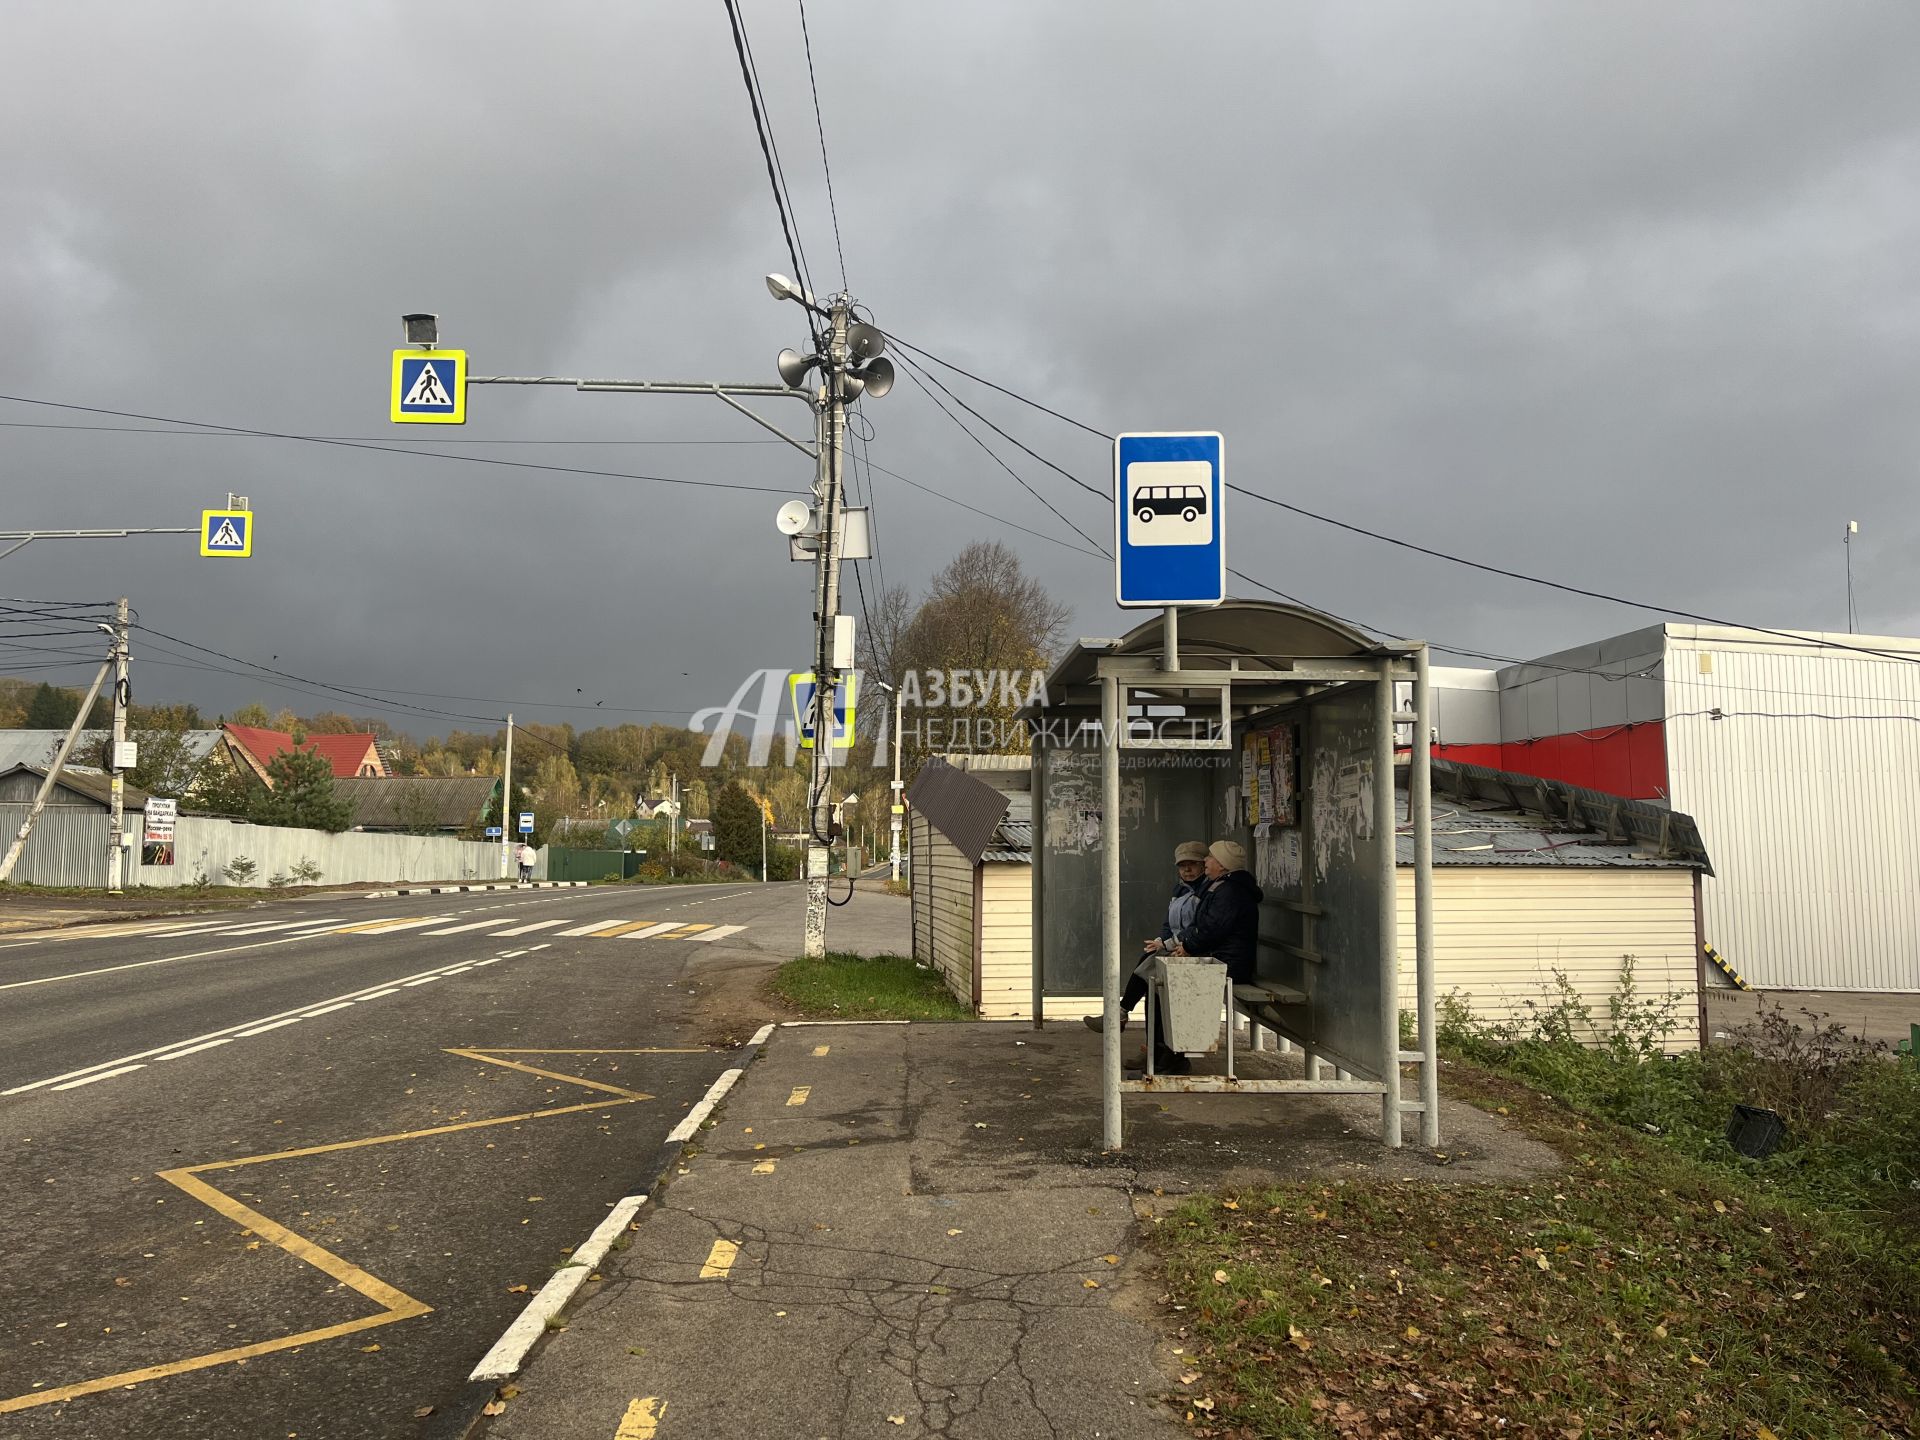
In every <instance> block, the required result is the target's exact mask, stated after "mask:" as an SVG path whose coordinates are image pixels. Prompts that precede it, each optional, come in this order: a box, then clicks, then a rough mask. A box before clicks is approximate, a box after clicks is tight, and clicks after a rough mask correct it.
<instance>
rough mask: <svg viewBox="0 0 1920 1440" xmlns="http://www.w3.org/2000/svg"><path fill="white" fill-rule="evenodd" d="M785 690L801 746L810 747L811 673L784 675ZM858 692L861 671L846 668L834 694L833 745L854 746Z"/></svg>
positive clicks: (841, 748) (838, 746) (811, 735)
mask: <svg viewBox="0 0 1920 1440" xmlns="http://www.w3.org/2000/svg"><path fill="white" fill-rule="evenodd" d="M787 693H788V694H789V695H790V696H792V699H793V724H794V728H795V729H796V730H798V731H799V732H800V748H801V749H802V750H811V749H813V722H814V718H815V716H814V711H813V674H812V672H811V671H808V672H806V673H795V674H792V675H789V676H787ZM859 693H860V672H859V671H857V670H853V671H849V672H847V673H846V674H845V675H842V676H841V677H840V686H839V691H838V693H837V694H835V696H834V697H833V748H834V749H836V750H850V749H852V748H853V724H854V706H855V704H856V703H857V700H858V696H859Z"/></svg>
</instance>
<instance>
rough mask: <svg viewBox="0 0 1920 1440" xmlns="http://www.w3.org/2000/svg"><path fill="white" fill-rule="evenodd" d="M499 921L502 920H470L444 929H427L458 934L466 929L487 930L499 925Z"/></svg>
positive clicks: (434, 931) (434, 933) (436, 932)
mask: <svg viewBox="0 0 1920 1440" xmlns="http://www.w3.org/2000/svg"><path fill="white" fill-rule="evenodd" d="M499 923H500V922H499V921H498V920H469V921H468V922H467V923H466V924H464V925H449V926H447V928H446V929H444V930H429V931H427V934H429V935H458V934H460V933H461V932H462V931H466V930H486V929H489V928H491V927H492V926H495V925H498V924H499Z"/></svg>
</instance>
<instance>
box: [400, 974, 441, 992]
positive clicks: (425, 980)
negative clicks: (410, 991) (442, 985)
mask: <svg viewBox="0 0 1920 1440" xmlns="http://www.w3.org/2000/svg"><path fill="white" fill-rule="evenodd" d="M445 978H446V977H445V976H443V975H422V976H421V977H420V978H419V979H418V980H406V981H402V982H401V987H400V988H401V989H403V990H404V989H407V988H408V987H410V986H414V985H431V984H433V982H434V981H436V980H443V979H445Z"/></svg>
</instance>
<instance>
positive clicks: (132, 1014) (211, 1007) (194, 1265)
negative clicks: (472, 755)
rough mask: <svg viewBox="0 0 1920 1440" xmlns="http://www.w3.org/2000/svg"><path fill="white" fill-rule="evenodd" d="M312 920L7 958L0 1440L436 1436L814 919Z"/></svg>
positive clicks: (732, 914) (440, 913) (113, 929)
mask: <svg viewBox="0 0 1920 1440" xmlns="http://www.w3.org/2000/svg"><path fill="white" fill-rule="evenodd" d="M301 905H302V908H301V909H300V910H293V909H290V908H289V907H288V905H287V904H284V903H283V904H278V905H274V906H271V907H263V908H262V909H261V910H260V911H258V912H255V914H254V916H253V917H251V918H250V917H248V916H244V915H233V914H226V915H221V916H217V917H203V918H202V919H200V920H182V921H180V922H177V924H176V923H163V922H143V923H138V924H126V925H112V926H92V927H85V928H83V929H76V930H69V931H61V932H55V933H52V934H48V935H44V936H38V937H35V936H22V935H13V936H8V937H6V939H5V940H4V941H0V1035H3V1036H4V1039H5V1044H4V1046H3V1047H0V1283H4V1285H5V1289H6V1293H7V1294H8V1296H9V1298H10V1304H9V1306H8V1310H7V1314H6V1317H5V1319H4V1320H0V1436H4V1437H9V1440H10V1437H14V1436H21V1437H37V1436H43V1435H46V1436H51V1435H61V1436H95V1435H98V1436H115V1437H122V1436H193V1437H196V1440H224V1437H242V1436H244V1437H248V1440H253V1437H261V1436H271V1437H276V1440H277V1437H302V1436H305V1437H326V1440H351V1437H361V1436H365V1437H380V1440H388V1437H396V1436H401V1437H404V1436H414V1435H424V1434H432V1433H434V1432H435V1430H436V1428H437V1427H438V1426H440V1425H442V1424H444V1423H445V1420H446V1417H447V1415H448V1413H449V1411H450V1409H452V1408H457V1406H458V1405H459V1403H460V1400H461V1397H462V1394H463V1393H469V1394H470V1392H468V1391H467V1390H466V1376H467V1373H468V1372H469V1370H470V1369H471V1368H472V1366H473V1365H474V1363H475V1362H476V1361H477V1360H478V1359H479V1358H480V1356H481V1355H482V1354H483V1353H484V1352H485V1351H486V1349H487V1347H488V1346H489V1345H490V1344H491V1343H492V1342H493V1341H494V1340H495V1339H496V1338H497V1337H498V1335H499V1333H500V1332H501V1331H502V1330H503V1329H504V1328H505V1327H506V1326H507V1324H508V1323H509V1322H510V1321H511V1320H512V1319H513V1317H514V1316H515V1315H516V1314H517V1313H518V1312H519V1310H520V1308H521V1307H522V1306H523V1305H524V1304H525V1303H526V1300H527V1297H528V1294H529V1293H531V1292H532V1291H536V1290H538V1289H539V1287H540V1285H541V1283H542V1282H543V1281H544V1280H545V1279H546V1277H547V1276H548V1274H550V1273H551V1272H552V1270H553V1269H554V1268H555V1267H556V1266H558V1265H560V1264H562V1263H564V1262H565V1259H566V1255H567V1252H568V1250H569V1248H570V1247H572V1246H573V1245H576V1244H578V1243H579V1242H580V1241H581V1240H583V1239H584V1238H585V1237H586V1235H587V1234H588V1233H589V1232H590V1231H591V1230H592V1228H593V1227H594V1226H595V1225H596V1224H597V1223H598V1222H599V1221H600V1219H601V1218H602V1217H603V1216H604V1215H605V1213H606V1210H607V1208H608V1206H609V1205H611V1204H612V1203H613V1202H614V1201H615V1200H617V1199H618V1198H620V1197H621V1196H623V1195H625V1194H627V1193H629V1192H630V1191H632V1190H634V1189H636V1188H638V1187H640V1186H642V1185H644V1183H645V1182H646V1181H647V1180H648V1179H649V1178H650V1177H649V1176H648V1175H647V1174H645V1171H646V1170H647V1168H648V1166H649V1162H650V1161H651V1160H652V1159H653V1157H654V1156H655V1154H656V1152H657V1149H658V1147H659V1145H660V1144H661V1143H662V1142H663V1141H664V1139H665V1137H666V1134H667V1132H668V1131H669V1130H670V1129H672V1127H673V1126H674V1125H675V1123H677V1121H678V1120H679V1118H680V1117H681V1116H682V1115H683V1114H684V1113H685V1112H686V1110H687V1109H688V1108H689V1107H690V1106H691V1105H692V1104H694V1103H695V1102H696V1101H697V1100H698V1099H699V1098H700V1097H701V1095H702V1094H704V1093H705V1091H706V1089H707V1087H708V1085H709V1084H710V1083H711V1082H712V1081H713V1079H714V1078H715V1076H717V1075H718V1074H719V1073H720V1071H721V1070H723V1069H724V1068H726V1066H727V1063H728V1056H727V1052H726V1051H725V1050H724V1049H721V1048H717V1047H716V1046H715V1045H714V1044H712V1043H710V1042H712V1041H715V1040H717V1039H720V1038H722V1034H721V1032H722V1031H724V1030H725V1029H726V1027H725V1026H724V1025H723V1024H721V1023H720V1022H719V1021H717V1020H716V1018H715V1012H714V1009H713V1006H712V1003H711V1002H712V1000H713V998H714V996H713V993H712V989H713V986H714V984H715V983H716V982H715V980H714V978H713V977H715V976H719V977H726V976H728V975H731V976H734V977H736V978H738V977H740V976H755V975H757V974H759V973H761V972H762V970H763V967H764V964H765V963H766V962H769V961H772V960H776V959H779V958H784V957H785V956H787V955H790V954H792V953H793V951H794V949H795V948H796V947H795V944H794V942H795V940H796V938H797V933H798V930H799V927H800V915H801V909H802V905H803V898H802V892H801V890H800V889H799V887H797V886H791V885H774V886H768V887H764V888H763V887H760V886H741V885H731V886H701V887H691V886H689V887H675V888H664V887H663V888H658V889H641V888H637V887H617V888H605V889H602V888H593V889H579V890H543V891H532V892H495V893H477V894H468V895H457V894H456V895H440V896H419V897H406V898H392V899H386V900H367V899H364V898H360V897H357V896H347V897H340V896H334V897H324V898H321V899H318V900H315V901H313V902H301ZM383 922H385V923H383ZM253 926H277V927H280V928H275V929H252V928H251V927H253ZM695 927H699V928H695ZM590 930H597V931H598V933H586V932H588V931H590ZM515 932H517V933H515ZM569 932H573V933H569ZM523 1287H524V1288H523Z"/></svg>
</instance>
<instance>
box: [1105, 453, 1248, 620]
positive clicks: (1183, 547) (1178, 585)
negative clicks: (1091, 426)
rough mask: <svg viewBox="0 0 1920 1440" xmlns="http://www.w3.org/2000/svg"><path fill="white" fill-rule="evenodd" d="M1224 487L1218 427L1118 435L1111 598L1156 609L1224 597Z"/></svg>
mask: <svg viewBox="0 0 1920 1440" xmlns="http://www.w3.org/2000/svg"><path fill="white" fill-rule="evenodd" d="M1226 493H1227V481H1226V446H1225V442H1224V441H1222V440H1221V438H1220V436H1219V435H1218V434H1217V433H1215V432H1212V431H1196V432H1191V433H1181V434H1165V433H1159V432H1154V433H1141V434H1131V435H1116V436H1115V437H1114V440H1113V522H1114V537H1113V541H1114V543H1113V558H1114V598H1115V599H1116V600H1118V601H1119V602H1120V603H1121V604H1122V605H1127V606H1155V607H1160V606H1167V605H1218V604H1219V603H1220V602H1221V601H1222V600H1224V599H1226V597H1227V547H1226V536H1225V533H1224V531H1225V519H1226V517H1225V515H1224V513H1223V510H1224V502H1225V500H1226Z"/></svg>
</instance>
